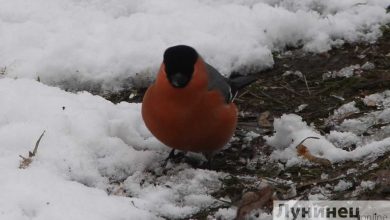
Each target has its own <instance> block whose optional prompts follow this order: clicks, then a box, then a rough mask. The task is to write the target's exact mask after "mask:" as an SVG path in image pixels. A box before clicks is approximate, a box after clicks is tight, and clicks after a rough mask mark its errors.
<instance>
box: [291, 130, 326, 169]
mask: <svg viewBox="0 0 390 220" xmlns="http://www.w3.org/2000/svg"><path fill="white" fill-rule="evenodd" d="M309 138H312V139H319V138H318V137H307V138H305V139H303V140H302V141H301V142H300V143H299V144H298V145H297V146H296V149H297V152H298V155H300V156H302V157H304V158H306V159H307V160H309V161H311V162H314V163H317V164H320V165H323V166H332V163H331V162H330V161H329V160H328V159H325V158H320V157H316V156H314V155H312V154H311V153H310V151H309V149H307V147H306V146H305V145H303V142H304V141H306V140H307V139H309Z"/></svg>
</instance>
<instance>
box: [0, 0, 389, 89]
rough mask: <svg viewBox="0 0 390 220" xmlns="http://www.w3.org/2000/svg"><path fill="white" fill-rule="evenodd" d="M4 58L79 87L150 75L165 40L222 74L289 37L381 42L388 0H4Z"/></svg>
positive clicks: (53, 81)
mask: <svg viewBox="0 0 390 220" xmlns="http://www.w3.org/2000/svg"><path fill="white" fill-rule="evenodd" d="M0 4H1V6H2V7H1V9H0V32H1V33H2V34H1V35H0V41H1V42H2V44H1V45H0V51H1V53H0V67H1V68H2V69H3V70H4V72H5V74H6V75H7V76H9V77H18V78H21V77H23V78H24V77H27V78H32V79H36V78H37V77H38V76H39V78H40V79H41V80H42V81H43V82H44V83H46V84H50V85H60V86H62V87H63V88H68V89H74V90H78V91H80V90H82V89H89V90H99V89H104V90H112V89H120V88H123V87H127V86H129V85H130V86H131V85H142V84H143V85H144V84H147V83H148V82H150V81H151V80H152V79H153V77H154V75H155V73H156V70H157V68H158V66H159V64H160V63H161V60H162V53H163V51H164V49H166V48H167V47H169V46H172V45H176V44H188V45H192V46H194V47H195V48H196V49H197V50H198V51H199V52H200V54H201V55H203V56H204V58H205V59H206V60H207V61H208V62H209V63H211V64H212V65H214V66H215V67H216V68H217V69H219V70H220V71H221V72H222V73H224V74H229V73H231V72H232V71H236V70H243V71H244V72H247V71H251V70H254V69H263V68H266V67H270V66H272V65H273V58H272V52H273V51H279V50H282V49H283V48H284V47H285V46H303V49H304V50H305V51H310V52H324V51H327V50H329V49H330V48H331V47H332V46H339V45H341V44H343V43H344V42H356V41H366V42H373V41H374V40H375V39H377V38H378V37H379V36H380V35H381V31H380V26H381V25H383V24H386V23H388V22H389V21H390V15H389V14H386V7H387V6H388V4H389V2H388V0H370V1H358V0H348V1H336V0H331V1H316V0H304V1H288V0H261V1H253V0H238V1H233V0H218V1H209V0H188V1H181V0H166V1H159V0H133V1H126V0H115V1H108V2H107V1H104V0H68V1H62V0H37V1H31V2H25V1H23V0H0Z"/></svg>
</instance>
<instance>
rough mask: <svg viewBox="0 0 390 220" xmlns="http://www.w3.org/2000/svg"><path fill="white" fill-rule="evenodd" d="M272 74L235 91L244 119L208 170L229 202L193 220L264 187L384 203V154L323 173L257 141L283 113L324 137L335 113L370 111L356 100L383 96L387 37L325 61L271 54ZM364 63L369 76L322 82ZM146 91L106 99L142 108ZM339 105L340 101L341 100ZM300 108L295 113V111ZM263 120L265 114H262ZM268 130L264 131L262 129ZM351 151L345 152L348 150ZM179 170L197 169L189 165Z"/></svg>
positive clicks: (389, 69)
mask: <svg viewBox="0 0 390 220" xmlns="http://www.w3.org/2000/svg"><path fill="white" fill-rule="evenodd" d="M274 59H275V65H274V67H273V68H272V69H270V70H267V71H263V72H260V73H257V75H258V77H259V80H258V81H257V82H256V83H254V84H252V85H251V86H249V87H248V88H247V89H246V90H244V91H242V92H241V94H239V96H238V98H237V99H236V103H237V105H238V107H239V109H240V110H241V111H242V112H245V114H243V115H240V117H239V127H238V129H237V131H236V134H235V136H236V137H237V139H236V140H234V141H233V142H232V143H231V145H232V146H231V147H230V148H228V149H227V150H224V151H222V152H220V153H219V154H217V155H216V156H215V158H214V161H213V164H212V167H211V169H213V170H216V171H223V172H226V173H228V174H229V176H228V177H227V178H225V179H223V180H222V182H223V187H222V188H221V190H219V191H218V192H215V193H214V196H215V197H216V198H223V197H228V198H230V199H231V202H227V203H222V205H220V206H216V207H210V209H207V210H202V211H201V212H199V213H197V214H196V215H194V216H192V217H191V218H192V219H206V218H207V216H208V215H212V214H213V213H214V212H216V211H217V210H218V208H220V207H231V206H233V205H239V201H240V199H241V197H242V195H243V194H244V193H245V192H248V191H255V192H257V191H258V190H259V185H261V183H263V182H267V183H268V184H270V185H271V186H272V187H273V190H274V191H275V192H276V194H277V197H278V198H279V199H309V198H313V196H317V197H318V195H320V196H321V198H322V199H334V200H345V199H368V200H369V199H384V200H387V199H390V154H389V153H388V154H386V155H383V156H380V157H379V158H376V159H375V160H373V161H349V162H344V163H337V164H333V165H332V166H324V165H317V164H311V165H310V166H294V167H290V168H284V167H281V166H280V163H278V162H271V161H270V160H269V155H270V154H271V152H272V149H271V147H270V146H267V145H266V144H265V141H264V140H263V139H262V136H264V135H271V134H272V133H273V127H272V122H273V119H274V118H275V117H279V116H281V115H282V114H285V113H295V114H298V115H300V116H302V117H303V119H304V121H306V122H307V123H308V124H310V123H314V125H315V127H316V128H317V129H318V130H319V131H320V132H321V133H323V134H327V133H329V131H330V130H331V129H332V127H331V126H329V125H327V124H326V123H325V121H326V120H325V119H326V118H328V117H329V115H331V114H332V113H333V111H334V110H335V109H337V108H338V107H340V106H341V105H343V104H345V103H348V102H350V101H356V103H357V106H358V107H359V108H360V110H361V112H360V113H359V114H352V115H348V116H347V117H348V118H354V117H359V116H361V115H362V114H365V113H368V112H371V111H374V110H376V108H374V107H367V106H365V105H364V104H363V103H362V101H361V98H362V97H364V96H366V95H369V94H373V93H376V92H381V91H385V90H386V89H389V88H390V29H388V28H384V35H383V37H381V38H380V39H379V40H378V41H377V42H375V43H372V44H363V43H362V44H345V45H343V46H342V47H340V48H335V49H332V50H331V51H328V52H327V53H322V54H311V53H305V52H303V51H302V50H301V49H299V48H291V49H290V50H286V51H284V52H283V53H278V54H276V53H275V54H274ZM366 62H371V63H373V64H374V65H375V68H373V69H364V70H363V69H361V68H358V69H356V70H355V71H354V76H352V77H350V78H343V77H338V78H330V79H323V74H324V73H327V72H332V71H339V70H340V69H342V68H344V67H348V66H351V65H356V64H359V65H360V66H362V65H363V64H365V63H366ZM286 71H299V72H301V73H302V74H303V75H304V77H297V76H295V75H288V76H283V73H285V72H286ZM144 92H145V88H140V89H135V90H128V91H122V92H121V93H117V94H108V95H106V98H107V99H108V100H111V101H112V102H120V101H128V102H141V100H142V95H143V93H144ZM340 97H342V98H340ZM302 104H307V107H306V108H305V109H303V110H302V111H300V112H296V109H297V108H298V106H300V105H302ZM264 112H269V116H268V117H266V118H265V120H264V119H263V122H260V123H259V120H258V119H259V116H260V115H261V114H263V116H264ZM266 114H267V113H266ZM264 121H265V122H267V121H268V122H269V123H270V125H271V126H269V125H267V123H265V122H264ZM381 126H384V125H376V126H373V127H370V128H369V129H368V130H367V131H366V132H365V133H364V134H363V135H367V136H369V135H370V134H373V133H375V132H379V130H380V128H381ZM249 131H254V132H256V133H259V134H260V135H261V136H260V137H258V138H255V139H253V140H251V141H250V142H249V143H247V142H245V140H244V138H245V136H246V133H248V132H249ZM354 147H356V146H348V147H347V149H346V150H352V149H354ZM183 160H184V162H187V163H190V164H193V165H194V166H196V167H198V168H202V169H207V168H206V166H203V165H198V164H196V162H194V161H192V160H191V159H189V158H184V159H183ZM340 180H345V181H347V182H350V183H352V185H351V186H350V187H349V188H348V189H346V190H341V191H335V190H333V188H334V186H335V185H336V184H337V183H338V182H339V181H340ZM367 180H370V181H372V182H374V183H375V187H374V188H372V189H367V188H365V189H361V187H360V185H361V182H362V181H367Z"/></svg>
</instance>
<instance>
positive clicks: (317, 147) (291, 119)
mask: <svg viewBox="0 0 390 220" xmlns="http://www.w3.org/2000/svg"><path fill="white" fill-rule="evenodd" d="M274 128H275V134H274V135H273V136H268V137H264V138H265V139H266V141H267V144H269V145H270V146H273V147H275V151H274V152H273V153H272V155H271V158H272V159H274V160H281V161H284V162H286V166H292V165H296V164H298V163H302V162H304V161H305V159H303V158H302V157H300V156H298V154H297V150H296V148H295V147H296V146H297V145H298V144H299V143H300V142H301V141H302V140H304V139H305V138H307V137H317V138H319V139H307V140H306V141H305V142H304V145H305V146H306V147H307V148H308V149H309V151H310V152H311V153H312V154H313V155H315V156H318V157H322V158H326V159H328V160H330V161H331V162H342V161H346V160H360V159H367V158H375V157H378V156H380V155H383V154H384V153H385V152H388V151H390V137H387V138H384V139H382V140H379V141H376V140H371V141H369V143H365V144H361V143H360V142H359V140H356V139H358V138H357V136H356V135H355V134H353V133H350V132H345V133H343V132H337V131H333V132H332V133H331V134H330V135H329V136H328V137H324V136H322V135H321V134H319V132H317V131H316V130H315V128H312V127H309V126H308V125H307V124H306V123H305V122H303V121H302V117H300V116H298V115H295V114H285V115H283V116H282V117H280V118H278V119H275V121H274ZM327 138H328V139H327ZM329 139H330V140H332V141H333V142H340V143H344V142H347V141H350V142H353V143H356V144H359V143H360V145H358V147H357V148H356V149H355V150H353V151H346V150H343V149H341V148H338V147H336V146H335V145H333V144H332V143H331V142H330V141H329Z"/></svg>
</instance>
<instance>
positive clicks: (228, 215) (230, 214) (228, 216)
mask: <svg viewBox="0 0 390 220" xmlns="http://www.w3.org/2000/svg"><path fill="white" fill-rule="evenodd" d="M236 213H237V208H220V209H218V211H217V212H216V213H215V215H214V216H215V219H219V220H233V219H235V218H236Z"/></svg>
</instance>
